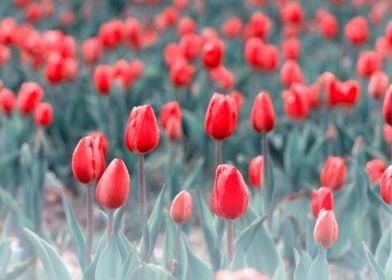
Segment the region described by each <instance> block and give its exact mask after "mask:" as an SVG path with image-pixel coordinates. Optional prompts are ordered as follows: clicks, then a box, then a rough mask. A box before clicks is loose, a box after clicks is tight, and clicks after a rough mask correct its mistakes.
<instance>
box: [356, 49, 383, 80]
mask: <svg viewBox="0 0 392 280" xmlns="http://www.w3.org/2000/svg"><path fill="white" fill-rule="evenodd" d="M381 63H382V61H381V57H380V56H379V54H378V53H377V52H375V51H367V52H363V53H361V54H360V55H359V59H358V62H357V74H358V76H360V77H363V78H370V76H371V75H372V74H373V73H375V72H377V71H379V70H380V69H381Z"/></svg>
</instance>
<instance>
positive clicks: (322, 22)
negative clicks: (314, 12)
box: [318, 12, 339, 39]
mask: <svg viewBox="0 0 392 280" xmlns="http://www.w3.org/2000/svg"><path fill="white" fill-rule="evenodd" d="M318 23H319V26H320V32H321V34H322V35H323V36H324V37H325V38H326V39H333V38H335V37H336V36H337V35H338V33H339V22H338V20H337V18H336V17H335V16H334V15H332V14H330V13H328V12H324V13H322V14H321V15H319V16H318Z"/></svg>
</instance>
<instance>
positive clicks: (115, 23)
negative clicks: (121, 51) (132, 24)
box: [99, 19, 124, 49]
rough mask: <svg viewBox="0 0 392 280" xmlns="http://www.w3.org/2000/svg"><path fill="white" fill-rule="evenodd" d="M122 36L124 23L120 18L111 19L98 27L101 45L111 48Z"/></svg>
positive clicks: (119, 41) (116, 44)
mask: <svg viewBox="0 0 392 280" xmlns="http://www.w3.org/2000/svg"><path fill="white" fill-rule="evenodd" d="M123 38H124V23H123V22H122V21H120V20H117V19H115V20H112V21H109V22H107V23H104V24H103V25H101V27H100V28H99V39H100V41H101V43H102V45H103V46H104V47H106V48H109V49H112V48H115V47H117V46H118V45H119V44H120V43H121V42H122V41H123Z"/></svg>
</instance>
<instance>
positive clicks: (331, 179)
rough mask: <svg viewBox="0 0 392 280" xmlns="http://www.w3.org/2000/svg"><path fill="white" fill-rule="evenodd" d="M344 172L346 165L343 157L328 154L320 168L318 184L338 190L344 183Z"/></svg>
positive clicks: (345, 171)
mask: <svg viewBox="0 0 392 280" xmlns="http://www.w3.org/2000/svg"><path fill="white" fill-rule="evenodd" d="M346 173H347V167H346V164H345V162H344V159H343V158H341V157H334V156H329V157H328V158H327V160H326V161H325V163H324V166H323V169H322V170H321V176H320V184H321V186H325V187H328V188H330V189H331V190H332V191H338V190H339V189H341V188H342V187H343V185H344V182H345V180H346Z"/></svg>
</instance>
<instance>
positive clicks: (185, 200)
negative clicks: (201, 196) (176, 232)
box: [170, 191, 192, 225]
mask: <svg viewBox="0 0 392 280" xmlns="http://www.w3.org/2000/svg"><path fill="white" fill-rule="evenodd" d="M170 217H171V218H172V219H173V221H174V222H175V223H176V224H180V225H182V224H186V223H187V222H189V220H190V219H191V218H192V196H191V194H190V193H189V192H187V191H182V192H180V193H179V194H177V195H176V197H175V198H174V199H173V202H172V205H171V207H170Z"/></svg>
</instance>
